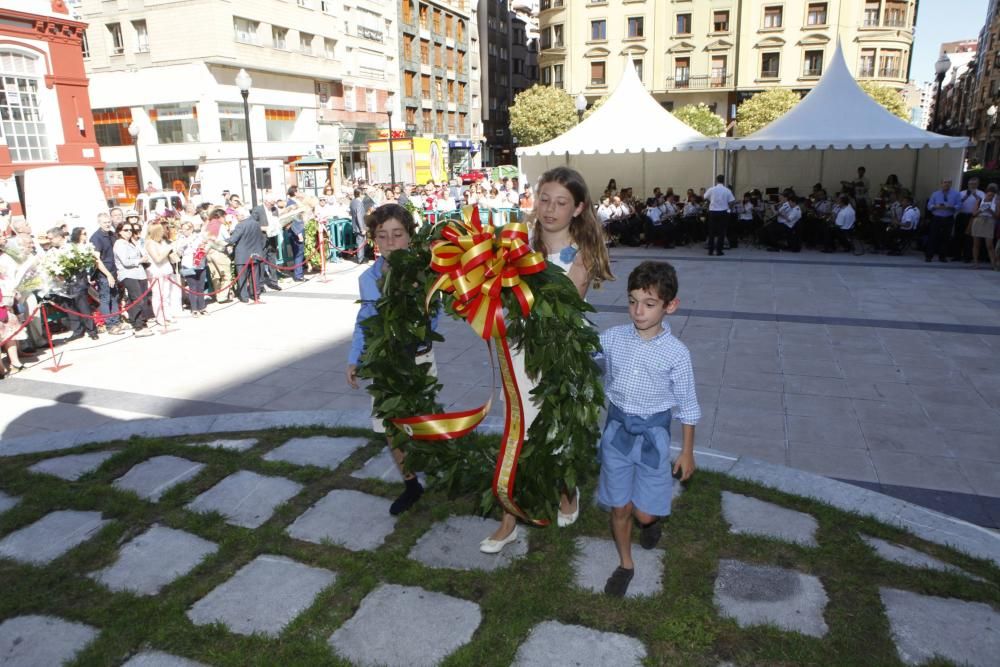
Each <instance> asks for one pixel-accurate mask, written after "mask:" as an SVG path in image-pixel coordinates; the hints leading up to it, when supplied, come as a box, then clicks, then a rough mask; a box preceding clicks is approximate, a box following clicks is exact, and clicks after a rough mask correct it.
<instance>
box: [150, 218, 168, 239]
mask: <svg viewBox="0 0 1000 667" xmlns="http://www.w3.org/2000/svg"><path fill="white" fill-rule="evenodd" d="M166 231H167V230H166V229H165V228H164V226H163V225H162V224H161V223H159V222H154V223H153V224H151V225H150V226H149V228H148V229H146V238H147V239H149V240H150V241H162V240H163V236H164V235H165V234H166Z"/></svg>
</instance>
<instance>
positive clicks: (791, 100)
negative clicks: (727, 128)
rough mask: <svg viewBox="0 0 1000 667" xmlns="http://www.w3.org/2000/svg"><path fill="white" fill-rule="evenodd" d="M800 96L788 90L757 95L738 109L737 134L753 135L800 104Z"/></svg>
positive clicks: (777, 89) (778, 89) (768, 91)
mask: <svg viewBox="0 0 1000 667" xmlns="http://www.w3.org/2000/svg"><path fill="white" fill-rule="evenodd" d="M799 99H801V98H799V94H798V93H796V92H793V91H791V90H788V89H786V88H772V89H771V90H765V91H764V92H762V93H757V94H756V95H754V96H753V97H751V98H750V99H748V100H746V101H745V102H743V104H741V105H740V106H739V107H737V108H736V132H737V134H739V135H740V136H744V137H745V136H746V135H748V134H752V133H754V132H756V131H757V130H759V129H760V128H762V127H764V126H765V125H767V124H768V123H770V122H771V121H773V120H776V119H778V118H780V117H781V116H783V115H784V114H786V113H788V112H789V111H790V110H791V109H792V107H794V106H795V105H796V104H798V103H799Z"/></svg>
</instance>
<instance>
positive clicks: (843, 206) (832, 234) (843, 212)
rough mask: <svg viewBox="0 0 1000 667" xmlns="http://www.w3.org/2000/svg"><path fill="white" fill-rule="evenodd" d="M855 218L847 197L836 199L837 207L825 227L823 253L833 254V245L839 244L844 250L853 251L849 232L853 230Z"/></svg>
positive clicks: (841, 196)
mask: <svg viewBox="0 0 1000 667" xmlns="http://www.w3.org/2000/svg"><path fill="white" fill-rule="evenodd" d="M855 220H856V216H855V213H854V207H853V206H851V200H850V199H848V198H847V195H840V196H839V197H838V198H837V206H836V207H835V208H834V209H833V220H832V221H831V222H830V224H828V225H827V227H826V230H825V231H826V238H825V239H824V244H823V246H824V247H823V252H833V251H834V245H835V244H836V243H840V244H841V245H842V246H843V247H844V250H848V251H850V250H853V249H854V248H853V246H852V245H851V232H852V231H853V230H854V223H855Z"/></svg>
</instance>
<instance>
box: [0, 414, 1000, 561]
mask: <svg viewBox="0 0 1000 667" xmlns="http://www.w3.org/2000/svg"><path fill="white" fill-rule="evenodd" d="M289 426H325V427H328V428H330V427H335V426H346V427H353V428H363V429H368V428H371V417H370V415H368V414H367V413H362V412H359V411H348V410H305V411H301V410H296V411H287V412H256V413H238V414H224V415H206V416H199V417H177V418H172V419H171V418H167V419H164V418H153V419H136V420H132V421H124V422H116V423H114V424H110V425H106V426H97V427H94V428H91V429H84V430H79V431H60V432H55V433H45V434H38V435H30V436H26V437H22V438H8V439H6V440H3V441H0V458H4V457H9V456H18V455H21V454H37V453H41V452H54V451H59V450H64V449H72V448H74V447H78V446H81V445H86V444H93V443H101V442H110V441H113V440H124V439H127V438H130V437H132V436H133V435H138V436H144V437H172V436H181V435H212V434H217V433H234V432H240V431H255V430H264V429H272V428H286V427H289ZM478 430H479V431H481V432H484V433H500V432H502V431H503V423H502V420H500V419H499V418H496V417H488V418H487V419H486V420H485V421H484V422H483V423H482V424H481V425H480V427H479V429H478ZM675 449H676V448H675ZM695 455H696V458H697V461H698V466H699V467H701V468H704V469H706V470H711V471H714V472H721V473H724V474H727V475H731V476H733V477H735V478H737V479H744V480H748V481H752V482H756V483H758V484H762V485H764V486H767V487H770V488H773V489H776V490H778V491H782V492H785V493H790V494H794V495H797V496H804V497H806V498H811V499H813V500H818V501H820V502H824V503H827V504H829V505H831V506H833V507H836V508H837V509H841V510H846V511H848V512H856V513H858V514H860V515H862V516H868V517H872V518H874V519H877V520H879V521H881V522H883V523H886V524H888V525H890V526H895V527H898V528H902V529H904V530H906V531H908V532H911V533H913V534H914V535H916V536H917V537H919V538H921V539H924V540H927V541H929V542H934V543H937V544H942V545H945V546H949V547H952V548H954V549H957V550H959V551H962V552H964V553H967V554H969V555H970V556H974V557H977V558H983V559H987V560H991V561H993V562H994V563H996V564H997V565H1000V532H996V531H993V530H989V529H988V528H983V527H980V526H976V525H974V524H971V523H969V522H967V521H962V520H961V519H956V518H954V517H950V516H948V515H946V514H941V513H939V512H935V511H933V510H929V509H926V508H924V507H920V506H919V505H914V504H913V503H909V502H906V501H903V500H898V499H896V498H892V497H889V496H886V495H884V494H881V493H878V492H876V491H870V490H868V489H863V488H860V487H857V486H853V485H851V484H847V483H846V482H840V481H837V480H834V479H830V478H829V477H823V476H822V475H817V474H814V473H810V472H804V471H801V470H795V469H793V468H788V467H786V466H781V465H776V464H773V463H766V462H764V461H759V460H757V459H753V458H749V457H746V456H734V455H731V454H726V453H724V452H720V451H717V450H711V451H709V450H695Z"/></svg>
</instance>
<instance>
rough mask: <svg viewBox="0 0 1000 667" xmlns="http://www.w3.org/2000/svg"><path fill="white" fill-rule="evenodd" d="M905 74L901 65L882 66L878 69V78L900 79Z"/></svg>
mask: <svg viewBox="0 0 1000 667" xmlns="http://www.w3.org/2000/svg"><path fill="white" fill-rule="evenodd" d="M901 76H903V71H902V70H901V69H900V68H899V67H880V68H879V70H878V78H880V79H898V78H900V77H901Z"/></svg>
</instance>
